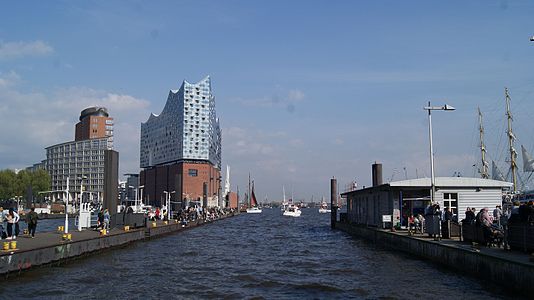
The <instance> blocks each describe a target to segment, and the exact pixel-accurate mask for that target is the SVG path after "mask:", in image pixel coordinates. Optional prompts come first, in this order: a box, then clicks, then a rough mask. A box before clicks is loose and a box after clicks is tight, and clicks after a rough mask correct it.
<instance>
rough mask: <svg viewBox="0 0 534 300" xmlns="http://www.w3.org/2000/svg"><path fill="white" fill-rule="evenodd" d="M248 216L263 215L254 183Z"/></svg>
mask: <svg viewBox="0 0 534 300" xmlns="http://www.w3.org/2000/svg"><path fill="white" fill-rule="evenodd" d="M248 180H249V189H250V175H249V179H248ZM247 214H261V208H259V207H258V201H256V195H255V194H254V182H252V191H251V192H250V208H247Z"/></svg>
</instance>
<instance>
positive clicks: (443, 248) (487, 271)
mask: <svg viewBox="0 0 534 300" xmlns="http://www.w3.org/2000/svg"><path fill="white" fill-rule="evenodd" d="M336 229H339V230H341V231H344V232H346V233H349V234H351V235H353V236H355V237H360V238H363V239H366V240H369V241H371V242H373V243H374V244H376V245H379V246H382V247H384V248H387V249H390V250H395V251H401V252H404V253H407V254H411V255H415V256H417V257H420V258H423V259H425V260H428V261H431V262H433V263H436V264H439V265H442V266H444V267H446V268H448V269H452V270H455V271H458V272H461V273H462V274H469V275H471V276H473V277H476V278H479V279H485V280H489V281H491V282H492V283H494V284H496V285H499V286H502V287H504V288H511V290H510V292H511V293H516V294H525V295H530V296H531V295H532V293H534V266H533V265H531V264H527V263H522V262H517V261H512V260H508V259H505V258H501V257H497V256H494V255H491V254H485V253H480V252H476V251H473V250H468V249H464V248H458V247H454V246H450V245H445V244H441V243H439V242H435V241H427V240H421V239H416V238H411V237H409V236H403V235H398V234H395V233H391V232H387V231H382V230H377V229H374V228H368V227H365V226H357V225H350V224H347V223H341V222H337V223H336ZM413 271H414V272H417V270H413ZM429 280H432V279H431V278H429Z"/></svg>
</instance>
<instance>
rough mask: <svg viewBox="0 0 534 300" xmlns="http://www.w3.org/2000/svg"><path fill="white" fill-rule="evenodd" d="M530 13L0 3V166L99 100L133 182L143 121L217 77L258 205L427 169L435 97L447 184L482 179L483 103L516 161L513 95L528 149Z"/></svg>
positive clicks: (69, 134) (230, 140)
mask: <svg viewBox="0 0 534 300" xmlns="http://www.w3.org/2000/svg"><path fill="white" fill-rule="evenodd" d="M532 16H534V2H531V1H519V0H518V1H489V0H488V1H485V0H484V1H482V0H481V1H341V0H339V1H297V0H295V1H0V122H1V123H0V125H1V126H0V137H1V138H0V169H5V168H12V169H15V168H16V169H21V168H25V167H28V166H31V165H32V164H34V163H36V162H39V161H41V160H43V159H45V150H44V148H45V147H47V146H50V145H54V144H57V143H61V142H65V141H71V140H73V139H74V125H75V123H76V122H77V121H78V117H79V114H80V111H81V110H83V109H84V108H86V107H89V106H94V105H102V106H105V107H107V108H108V111H109V113H110V116H111V117H113V118H114V119H115V132H114V135H115V136H114V140H115V150H117V151H119V153H120V172H121V173H132V172H138V171H139V135H140V124H141V123H142V122H145V121H146V120H147V119H148V117H149V115H150V113H155V114H159V113H160V112H161V110H162V109H163V107H164V105H165V102H166V99H167V95H168V92H169V90H171V89H178V88H179V87H180V85H181V83H182V81H183V80H187V81H189V82H197V81H199V80H201V79H202V78H204V77H205V76H206V75H210V76H211V79H212V88H213V94H214V96H215V99H216V109H217V115H218V117H219V119H220V123H221V127H222V135H223V145H222V156H223V171H224V170H225V169H226V168H225V167H226V165H229V166H230V168H231V184H232V190H234V191H235V190H236V188H237V186H239V188H240V190H241V191H243V190H245V189H246V185H247V178H248V174H249V173H250V174H251V176H252V178H253V179H254V181H255V187H256V195H257V197H258V198H259V199H264V198H265V197H268V199H270V200H278V199H281V198H282V187H283V186H284V187H285V189H286V192H287V194H288V195H289V194H293V195H294V198H296V199H302V200H306V201H310V200H311V197H314V199H315V200H316V199H319V198H320V197H322V196H325V197H328V195H329V188H330V182H329V179H330V178H332V177H336V178H337V179H338V183H339V190H340V191H344V190H345V189H346V187H347V186H348V184H350V183H351V182H352V181H356V182H357V184H358V186H359V187H362V186H369V185H370V184H371V164H372V163H373V162H375V161H376V162H380V163H382V164H383V177H384V181H385V182H389V181H392V180H402V179H406V178H416V177H429V176H430V161H429V138H428V115H427V113H426V112H425V111H424V110H423V107H424V106H425V105H427V103H428V101H431V103H432V105H443V104H445V103H447V104H449V105H452V106H454V107H455V108H456V110H455V111H453V112H444V111H436V112H434V113H433V114H432V123H433V133H434V152H435V172H436V176H452V175H453V174H455V173H456V174H458V173H460V174H461V175H462V176H469V177H477V176H479V175H478V173H477V165H478V166H479V165H480V162H479V161H480V150H478V147H479V138H478V136H479V132H478V120H477V107H480V109H481V110H482V112H483V114H484V115H483V118H484V127H485V143H486V146H487V149H488V154H489V157H490V159H493V160H496V162H497V164H499V166H500V167H501V168H502V169H505V160H506V140H505V130H506V129H505V126H506V123H505V122H506V118H505V115H504V113H505V102H504V88H505V87H507V88H508V89H509V92H510V96H511V99H512V112H513V115H514V123H513V126H514V131H515V134H516V136H517V138H518V140H517V144H516V148H518V149H520V146H519V145H520V144H523V145H525V147H526V148H527V149H529V150H530V151H532V150H534V139H533V137H534V128H533V126H532V125H531V124H532V119H533V112H534V42H530V41H529V38H530V37H531V36H533V35H534V18H533V17H532ZM504 173H506V171H504ZM223 180H224V178H223ZM532 188H534V185H533V186H532Z"/></svg>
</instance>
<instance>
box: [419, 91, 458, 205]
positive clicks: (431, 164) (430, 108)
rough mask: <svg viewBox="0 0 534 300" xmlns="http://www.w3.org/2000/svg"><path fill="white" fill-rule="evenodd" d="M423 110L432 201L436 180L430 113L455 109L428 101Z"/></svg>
mask: <svg viewBox="0 0 534 300" xmlns="http://www.w3.org/2000/svg"><path fill="white" fill-rule="evenodd" d="M424 110H428V135H429V139H430V202H431V203H433V202H434V194H435V192H436V182H435V178H434V149H433V148H432V114H431V112H432V111H433V110H445V111H452V110H455V108H454V107H452V106H450V105H447V104H445V105H443V106H430V101H428V106H425V107H424Z"/></svg>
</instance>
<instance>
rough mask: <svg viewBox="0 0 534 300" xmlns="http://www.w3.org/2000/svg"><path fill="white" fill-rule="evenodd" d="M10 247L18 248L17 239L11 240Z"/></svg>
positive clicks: (12, 248)
mask: <svg viewBox="0 0 534 300" xmlns="http://www.w3.org/2000/svg"><path fill="white" fill-rule="evenodd" d="M9 248H11V250H14V249H17V241H11V243H10V245H9Z"/></svg>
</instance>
